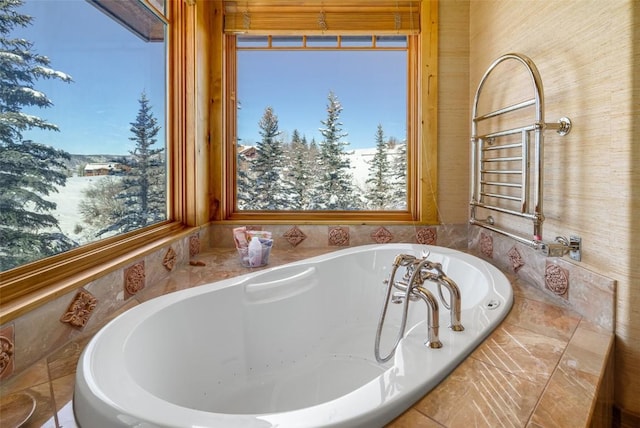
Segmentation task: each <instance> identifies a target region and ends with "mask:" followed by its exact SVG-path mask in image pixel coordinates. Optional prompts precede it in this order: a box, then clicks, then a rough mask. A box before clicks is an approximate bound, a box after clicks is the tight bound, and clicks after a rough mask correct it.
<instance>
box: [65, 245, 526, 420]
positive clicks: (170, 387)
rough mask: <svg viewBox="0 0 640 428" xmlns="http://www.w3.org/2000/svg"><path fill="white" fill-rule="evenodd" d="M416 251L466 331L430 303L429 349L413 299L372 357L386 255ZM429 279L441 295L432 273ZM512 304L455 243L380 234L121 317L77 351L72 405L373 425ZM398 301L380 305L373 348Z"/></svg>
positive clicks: (145, 415) (497, 280)
mask: <svg viewBox="0 0 640 428" xmlns="http://www.w3.org/2000/svg"><path fill="white" fill-rule="evenodd" d="M424 251H429V252H430V255H429V259H430V260H433V261H436V262H440V263H442V266H443V271H444V272H445V273H446V274H447V275H448V276H449V277H450V278H451V279H453V280H454V281H455V282H456V283H457V285H458V286H459V288H460V291H461V293H460V294H461V296H462V324H463V325H464V327H465V330H464V331H462V332H453V331H451V330H450V329H448V328H447V326H448V325H449V320H450V314H449V311H448V310H446V309H445V308H444V306H443V305H442V304H440V322H439V324H440V340H441V341H442V344H443V346H442V348H440V349H431V348H428V347H426V346H425V345H424V342H425V340H426V338H427V306H426V305H425V304H424V302H422V301H421V300H418V301H415V302H411V303H410V304H409V312H408V322H407V327H406V332H405V335H404V337H403V339H402V340H401V341H400V344H399V346H398V348H397V350H396V352H395V354H394V356H393V358H391V359H390V360H389V361H388V362H387V363H384V364H379V363H378V362H376V358H375V356H374V343H375V336H376V328H377V325H378V320H379V317H380V313H381V310H382V307H383V300H384V297H385V293H386V287H387V286H386V285H385V283H384V281H385V280H386V279H388V277H389V275H390V272H391V268H392V262H393V260H394V258H395V256H396V255H398V254H401V253H403V254H412V255H415V256H421V255H422V254H423V252H424ZM401 269H402V268H401ZM399 271H400V269H399ZM396 279H397V278H396ZM425 286H427V288H429V289H430V291H432V292H433V294H434V295H435V296H438V293H437V286H436V285H435V284H432V283H429V282H426V283H425ZM443 294H444V297H445V298H448V293H447V291H446V289H445V290H444V293H443ZM512 302H513V295H512V289H511V285H510V283H509V281H508V280H507V278H506V277H505V276H504V275H503V274H502V273H501V272H500V271H499V270H498V269H496V268H495V267H494V266H492V265H491V264H489V263H487V262H485V261H483V260H481V259H479V258H477V257H474V256H471V255H469V254H466V253H462V252H459V251H456V250H451V249H447V248H442V247H434V246H425V245H413V244H382V245H366V246H361V247H354V248H349V249H345V250H339V251H335V252H331V253H328V254H325V255H321V256H318V257H313V258H310V259H306V260H303V261H299V262H295V263H290V264H288V265H284V266H280V267H275V268H270V269H267V270H261V271H257V272H252V273H249V274H246V275H242V276H238V277H235V278H229V279H226V280H223V281H218V282H214V283H210V284H206V285H202V286H199V287H195V288H191V289H187V290H183V291H178V292H175V293H172V294H167V295H164V296H161V297H158V298H155V299H153V300H150V301H148V302H145V303H143V304H141V305H139V306H137V307H135V308H133V309H131V310H129V311H127V312H125V313H124V314H122V315H120V316H119V317H118V318H116V319H114V320H113V321H112V322H110V323H109V324H107V325H106V326H105V327H104V328H103V329H102V330H100V331H99V332H98V333H97V334H96V335H95V336H94V338H93V339H92V340H91V342H90V343H89V344H88V345H87V347H86V348H85V350H84V352H83V354H82V357H81V359H80V361H79V363H78V368H77V371H76V389H75V392H74V412H75V415H76V419H77V421H78V423H79V425H80V426H81V427H83V428H103V427H104V428H113V427H358V426H362V427H376V426H383V425H385V424H386V423H388V422H389V421H391V420H392V419H394V418H395V417H396V416H398V415H399V414H401V413H402V412H403V411H404V410H406V409H407V408H409V407H410V406H411V405H412V404H413V403H414V402H416V401H417V400H418V399H420V398H421V397H422V396H423V395H425V394H426V393H427V392H428V391H429V390H431V389H432V388H433V387H434V386H436V385H437V384H438V383H439V382H440V381H441V380H442V379H444V378H445V377H446V376H447V374H448V373H450V372H451V371H452V370H453V369H454V368H455V367H456V366H457V365H458V364H459V363H460V362H461V361H462V360H464V358H465V357H466V356H467V355H468V354H469V353H470V352H471V351H472V350H473V349H474V348H475V347H476V346H477V345H478V344H480V343H481V342H482V340H483V339H484V338H486V337H487V336H488V334H489V333H490V332H491V331H492V330H493V329H494V328H495V327H496V326H497V325H498V324H499V323H500V321H501V320H502V319H503V318H504V317H505V316H506V314H507V313H508V311H509V309H510V308H511V305H512ZM402 306H403V305H394V304H391V303H390V304H389V308H388V312H387V315H386V319H385V324H384V328H383V331H382V340H381V354H382V355H383V356H384V355H387V354H388V353H389V351H390V350H391V347H392V345H393V343H394V342H395V338H396V335H397V333H398V331H399V326H400V321H401V315H402Z"/></svg>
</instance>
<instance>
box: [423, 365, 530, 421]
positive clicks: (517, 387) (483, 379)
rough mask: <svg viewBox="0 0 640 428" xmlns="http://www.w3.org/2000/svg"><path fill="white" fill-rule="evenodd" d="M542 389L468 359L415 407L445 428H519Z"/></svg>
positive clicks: (527, 416)
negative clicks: (503, 427) (513, 427)
mask: <svg viewBox="0 0 640 428" xmlns="http://www.w3.org/2000/svg"><path fill="white" fill-rule="evenodd" d="M542 388H543V387H542V385H539V384H536V383H534V382H530V381H528V380H526V379H522V378H520V377H518V376H515V375H513V374H511V373H507V372H504V371H502V370H500V369H498V368H496V367H494V366H491V365H487V364H485V363H483V362H481V361H478V360H476V359H474V358H468V359H467V360H465V361H464V362H462V364H460V365H459V366H458V367H457V368H456V370H455V371H454V372H453V373H451V374H450V375H449V376H448V377H447V378H446V379H445V380H444V381H442V383H440V384H439V385H438V386H437V387H436V388H435V389H434V390H432V391H431V392H430V393H429V394H427V396H426V397H424V398H423V399H422V400H420V401H419V402H418V403H417V404H416V405H415V406H414V407H415V408H416V409H417V410H419V411H420V412H421V413H423V414H425V415H428V416H429V417H431V418H432V419H434V420H435V421H437V422H439V423H441V424H442V425H444V426H447V427H468V426H481V427H494V426H518V427H520V426H524V425H525V424H526V422H527V420H528V419H529V416H530V414H531V412H532V411H533V408H534V406H535V405H536V402H537V400H538V398H537V397H538V396H539V395H540V393H541V392H542Z"/></svg>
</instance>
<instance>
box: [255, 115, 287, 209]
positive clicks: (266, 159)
mask: <svg viewBox="0 0 640 428" xmlns="http://www.w3.org/2000/svg"><path fill="white" fill-rule="evenodd" d="M258 126H259V127H260V135H261V136H262V140H261V141H259V142H258V145H257V147H256V158H255V160H254V161H253V162H252V163H251V166H250V169H251V172H250V174H249V177H250V178H252V179H253V181H252V182H250V183H248V184H249V188H250V189H251V190H249V192H248V193H249V194H250V195H251V199H252V201H251V206H252V207H251V209H256V210H282V209H288V208H289V201H290V198H291V196H290V195H291V186H290V184H289V183H288V182H287V180H286V179H285V173H284V152H283V148H282V141H281V139H280V136H281V131H280V130H279V129H278V116H277V115H276V114H275V113H274V112H273V108H271V107H267V108H266V109H265V111H264V114H263V115H262V118H261V119H260V122H259V123H258Z"/></svg>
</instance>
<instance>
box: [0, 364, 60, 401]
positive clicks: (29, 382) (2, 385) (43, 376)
mask: <svg viewBox="0 0 640 428" xmlns="http://www.w3.org/2000/svg"><path fill="white" fill-rule="evenodd" d="M46 382H49V374H48V372H47V361H46V360H45V359H44V358H43V359H41V360H40V361H37V362H36V363H34V364H33V365H31V366H30V367H29V368H27V369H26V370H24V371H23V372H21V373H19V374H17V375H15V376H13V377H11V378H10V379H7V380H3V381H2V382H0V394H2V395H8V394H11V393H13V392H18V391H22V390H24V389H27V388H30V387H32V386H34V385H40V384H43V383H46Z"/></svg>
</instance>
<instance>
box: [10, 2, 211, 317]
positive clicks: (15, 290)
mask: <svg viewBox="0 0 640 428" xmlns="http://www.w3.org/2000/svg"><path fill="white" fill-rule="evenodd" d="M154 13H156V14H157V10H156V12H154ZM158 16H159V17H160V18H161V19H162V20H163V21H165V23H166V24H167V81H168V84H167V100H168V102H167V114H166V116H167V131H168V132H167V153H168V155H169V156H168V157H167V158H168V168H167V182H168V183H169V185H168V187H167V201H168V220H166V221H163V222H160V223H158V224H155V225H152V226H148V227H146V228H142V229H140V230H136V231H133V232H130V233H126V234H122V235H118V236H114V237H111V238H107V239H103V240H100V241H97V242H93V243H89V244H86V245H83V246H81V247H79V248H75V249H73V250H70V251H67V252H64V253H61V254H58V255H55V256H52V257H48V258H46V259H42V260H38V261H35V262H32V263H28V264H26V265H23V266H19V267H16V268H14V269H11V270H9V271H6V272H2V273H0V325H2V324H4V323H6V322H8V321H11V320H13V319H15V318H17V317H19V316H21V315H23V314H25V313H26V312H28V311H30V310H33V309H35V308H37V307H38V306H41V305H43V304H44V303H46V302H48V301H51V300H53V299H55V298H57V297H60V296H61V295H64V294H65V293H67V292H69V291H72V290H74V289H76V288H78V287H81V286H83V285H85V284H87V283H89V282H91V281H93V280H95V279H97V278H98V277H100V276H102V275H105V274H107V273H109V272H112V271H114V270H117V269H119V268H122V267H123V266H125V265H126V264H128V263H131V261H132V260H135V259H138V258H141V257H144V256H145V255H147V254H149V253H151V252H153V251H156V250H158V249H159V248H162V247H163V246H166V245H169V244H170V243H171V242H173V241H175V240H176V239H178V238H180V237H182V236H185V235H187V234H188V233H190V232H191V231H193V230H194V229H193V228H192V227H190V226H196V225H198V224H202V223H203V221H202V218H203V217H204V216H206V214H203V213H202V212H198V209H199V207H200V206H201V205H202V204H201V199H202V198H201V197H200V196H199V193H200V194H202V192H201V191H200V189H199V187H197V186H196V187H192V188H190V187H189V186H190V185H192V184H193V183H194V182H196V181H197V179H196V178H197V177H196V173H195V171H194V169H193V168H189V167H188V165H193V164H194V162H195V161H194V159H195V157H196V155H195V153H196V152H197V148H196V147H195V141H194V139H193V135H192V133H193V132H194V131H193V129H194V125H195V124H194V122H195V118H194V114H193V110H194V105H195V99H196V98H195V94H194V93H193V91H191V92H190V91H189V89H188V88H191V87H193V86H195V84H194V81H195V77H194V74H195V73H194V72H193V69H194V67H195V63H196V61H195V52H194V45H195V43H194V40H195V34H196V25H195V21H196V18H197V16H198V15H197V14H196V8H195V7H194V6H193V4H187V3H186V2H184V1H176V0H171V1H167V12H166V17H168V19H167V18H166V17H165V16H161V15H158ZM123 31H126V30H125V29H123ZM190 138H191V139H190ZM187 190H189V191H187ZM200 211H202V210H201V209H200Z"/></svg>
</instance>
